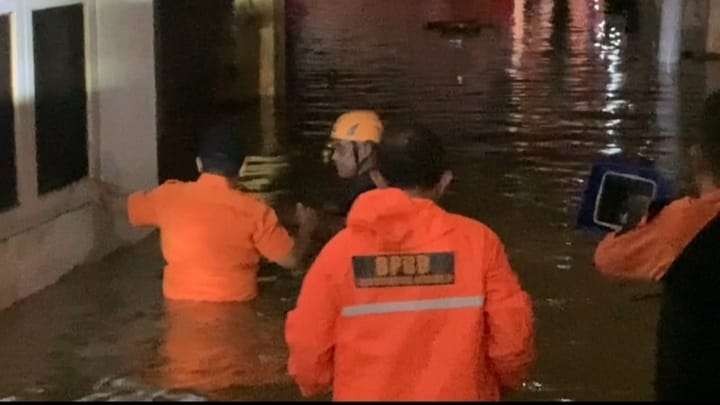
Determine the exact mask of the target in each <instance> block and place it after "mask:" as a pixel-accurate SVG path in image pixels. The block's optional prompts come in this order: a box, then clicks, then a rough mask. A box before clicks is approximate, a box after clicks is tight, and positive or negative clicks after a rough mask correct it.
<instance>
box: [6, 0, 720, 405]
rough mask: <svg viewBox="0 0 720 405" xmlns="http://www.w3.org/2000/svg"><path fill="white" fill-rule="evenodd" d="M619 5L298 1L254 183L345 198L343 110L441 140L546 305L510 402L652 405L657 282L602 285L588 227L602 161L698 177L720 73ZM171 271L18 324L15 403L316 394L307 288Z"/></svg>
mask: <svg viewBox="0 0 720 405" xmlns="http://www.w3.org/2000/svg"><path fill="white" fill-rule="evenodd" d="M603 8H604V4H603V2H602V1H586V0H568V1H562V0H556V1H552V0H534V1H533V0H528V1H522V0H516V1H512V0H493V1H485V2H477V1H471V0H452V1H450V0H448V1H442V0H435V1H432V0H422V1H417V0H393V1H384V0H356V1H353V2H347V1H343V2H331V1H323V2H319V1H311V0H306V1H301V0H289V1H288V13H289V24H288V28H289V35H288V46H289V49H288V59H289V61H290V62H289V67H290V70H289V72H288V76H289V90H290V91H289V93H290V96H289V98H288V100H287V114H282V115H286V116H287V117H288V125H287V126H284V125H279V126H277V128H280V130H279V133H276V132H275V131H270V132H269V133H268V136H267V138H266V139H269V141H268V142H269V143H271V144H272V146H271V147H266V148H258V150H265V151H270V150H273V149H277V148H279V149H280V150H284V151H286V152H287V153H286V155H285V156H282V157H278V158H277V159H274V160H270V161H267V160H262V159H259V160H255V161H254V162H253V163H249V164H248V167H246V169H245V171H244V174H245V175H246V176H245V180H246V181H245V186H246V187H248V188H250V189H253V190H262V191H267V192H268V194H266V195H268V196H269V197H271V199H272V201H273V202H274V203H275V204H277V206H278V207H279V209H280V211H281V214H283V215H282V216H283V217H288V215H287V213H286V210H285V207H287V204H289V203H291V202H292V201H294V200H296V199H300V200H303V201H307V202H309V203H311V204H319V203H321V202H322V201H323V200H324V199H327V198H332V196H333V190H334V185H333V183H332V182H331V181H327V178H329V176H330V175H331V174H332V172H331V170H329V169H328V168H326V167H323V166H322V160H321V154H320V151H321V145H322V143H323V141H324V137H325V136H326V135H327V133H328V130H329V126H330V124H331V122H332V120H333V119H334V118H335V117H336V116H337V115H338V114H339V113H340V112H342V111H344V110H346V109H349V108H368V107H369V108H375V109H377V110H379V111H380V112H381V113H382V115H383V117H384V118H388V119H394V118H404V117H410V116H411V117H414V118H416V119H417V120H419V121H421V122H422V123H424V124H426V125H427V126H429V127H431V128H432V129H434V130H435V131H437V132H438V133H440V134H442V135H443V136H444V137H445V139H446V140H447V144H448V149H449V151H450V153H451V155H452V159H451V161H452V162H453V169H454V171H455V173H456V182H455V183H454V185H453V188H452V191H451V192H450V194H449V195H448V196H447V197H446V198H445V200H444V201H443V204H444V205H445V206H446V207H448V208H449V209H450V210H453V211H456V212H459V213H462V214H465V215H468V216H471V217H474V218H477V219H479V220H481V221H483V222H485V223H487V224H488V225H489V226H491V227H492V228H494V229H495V230H496V231H497V232H498V233H499V235H500V236H501V237H502V239H503V240H504V242H505V243H506V245H507V248H508V252H509V255H510V258H511V262H512V264H513V267H514V268H515V270H516V271H517V272H518V273H519V274H520V277H521V279H522V282H523V284H524V286H525V288H526V289H527V290H528V291H529V292H530V294H531V295H532V296H533V298H534V302H535V310H536V316H537V324H536V326H537V335H538V342H537V344H538V353H539V358H538V362H537V365H536V367H535V369H534V372H533V375H532V378H531V380H530V381H529V382H528V383H527V384H525V386H524V387H523V389H522V390H520V391H519V392H517V393H514V394H512V396H511V398H512V399H522V400H524V399H569V400H603V399H605V400H621V399H627V400H642V399H651V398H652V385H651V382H652V371H653V367H654V364H653V351H654V327H655V319H656V310H657V305H658V300H657V296H656V292H657V289H656V288H655V286H646V285H635V284H620V285H618V284H610V283H609V282H608V281H606V280H604V279H603V278H601V277H600V276H599V275H597V274H596V273H595V271H594V270H593V268H592V265H591V258H592V252H593V248H594V246H595V243H596V242H597V240H598V235H595V234H591V233H588V232H585V231H579V230H577V229H575V227H574V224H575V219H576V217H575V215H576V210H577V208H578V204H579V202H580V196H581V193H582V190H583V188H584V187H585V184H584V181H585V178H586V176H587V175H588V174H589V170H590V167H591V165H592V162H594V161H595V160H597V159H598V158H600V157H602V156H604V155H607V154H613V153H618V152H624V153H627V154H631V155H632V154H640V155H643V156H646V157H649V158H651V159H654V160H656V161H658V164H659V165H660V166H661V167H662V168H663V169H665V170H666V171H667V172H668V173H669V174H671V175H674V176H676V177H679V178H680V179H682V178H683V171H682V170H681V167H682V153H680V151H681V148H680V146H681V145H682V144H683V139H682V137H681V136H678V134H679V133H682V132H683V131H688V130H690V129H691V128H692V126H693V124H694V120H695V119H696V117H695V115H694V112H695V111H697V109H698V106H699V105H700V103H701V101H702V97H703V95H704V91H705V90H704V89H705V86H706V82H705V77H706V71H707V70H708V69H718V66H717V65H712V64H709V63H701V62H696V61H692V60H685V61H683V63H682V65H681V68H680V74H679V79H678V80H677V81H672V80H667V78H664V77H662V75H659V74H658V71H657V69H656V67H655V56H654V55H655V54H656V44H654V43H653V42H652V37H653V32H655V30H657V21H656V19H657V16H654V15H653V14H652V13H650V12H649V11H648V10H643V9H642V8H641V10H640V12H641V16H640V20H639V21H638V22H637V23H638V25H637V27H638V29H637V30H633V33H631V34H627V33H626V32H625V29H624V27H625V21H624V20H623V19H622V18H617V17H612V16H606V15H605V14H604V13H603V12H602V10H603ZM469 15H470V16H476V17H478V18H479V19H481V20H482V23H483V25H482V29H481V30H480V32H479V33H476V34H475V35H467V36H466V35H456V34H450V33H448V34H443V33H441V32H437V31H429V30H425V29H423V26H424V24H425V23H426V22H428V21H432V20H442V19H447V18H457V17H458V16H462V17H465V18H466V17H467V16H469ZM633 27H635V26H634V25H633ZM262 125H264V127H267V126H268V124H267V123H265V124H262ZM270 126H272V125H270ZM282 128H287V129H288V130H287V131H284V130H282ZM269 172H272V173H274V174H278V175H279V176H280V177H279V178H278V179H275V178H274V177H273V176H271V177H273V178H272V179H268V173H269ZM161 267H162V258H161V257H160V255H159V252H158V246H157V240H156V239H155V238H150V239H148V240H147V241H145V242H143V243H141V244H140V245H138V246H136V247H134V248H132V249H128V250H125V251H122V252H118V253H116V254H114V255H112V256H111V257H110V258H108V259H107V260H105V261H104V262H103V263H101V264H100V265H91V266H86V267H84V268H82V269H80V270H78V271H76V272H74V273H72V274H71V275H69V276H68V277H66V278H64V279H63V280H62V281H61V283H59V284H58V285H56V286H53V287H51V288H49V289H47V290H46V291H44V292H42V293H41V294H38V295H36V296H34V297H31V298H30V299H28V300H26V301H25V302H23V303H21V304H19V305H17V306H15V307H13V308H12V309H10V310H7V311H4V312H2V313H0V329H1V330H2V333H1V334H0V362H1V366H2V367H1V368H2V372H1V373H0V399H2V398H8V399H13V398H14V399H86V400H91V399H129V398H130V399H132V398H136V399H170V400H193V399H199V398H207V399H299V394H298V392H297V390H296V388H295V387H294V386H293V384H292V383H291V381H290V380H289V379H288V377H287V376H286V375H285V368H284V367H285V365H284V364H285V356H286V349H285V347H284V343H283V335H282V326H283V325H282V322H283V316H284V313H285V312H286V311H287V310H288V309H290V308H291V307H292V306H293V303H294V297H295V294H296V293H297V289H298V287H299V280H296V279H293V278H291V277H289V276H285V275H284V273H282V272H277V271H276V270H275V269H266V270H265V271H266V272H267V274H269V275H278V276H279V277H278V278H277V279H272V278H271V279H269V280H268V281H267V282H265V283H263V287H264V288H263V291H262V296H261V298H260V299H258V300H257V302H254V303H252V304H244V305H208V304H178V303H166V302H164V301H163V299H162V296H161V290H160V288H161Z"/></svg>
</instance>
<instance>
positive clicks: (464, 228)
mask: <svg viewBox="0 0 720 405" xmlns="http://www.w3.org/2000/svg"><path fill="white" fill-rule="evenodd" d="M448 215H449V217H450V220H451V221H452V222H453V225H455V228H456V229H458V230H460V231H461V232H463V233H466V234H469V235H470V236H472V237H475V238H482V239H485V240H491V241H493V242H498V243H500V242H501V240H500V237H499V236H498V234H497V233H496V232H495V231H494V230H492V229H491V228H490V227H489V226H487V225H486V224H484V223H482V222H480V221H478V220H477V219H474V218H470V217H466V216H464V215H460V214H451V213H449V214H448Z"/></svg>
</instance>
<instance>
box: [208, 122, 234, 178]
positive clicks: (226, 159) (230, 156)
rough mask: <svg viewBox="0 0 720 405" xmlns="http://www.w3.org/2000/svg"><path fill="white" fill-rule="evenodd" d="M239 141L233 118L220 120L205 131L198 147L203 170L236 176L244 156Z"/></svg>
mask: <svg viewBox="0 0 720 405" xmlns="http://www.w3.org/2000/svg"><path fill="white" fill-rule="evenodd" d="M241 141H242V139H241V134H240V131H239V126H238V124H237V122H235V121H234V120H228V121H225V122H222V123H221V124H219V125H216V126H214V127H212V128H210V130H208V131H207V132H205V134H203V136H202V138H201V139H200V145H199V149H198V156H199V157H200V160H201V161H202V165H203V172H206V173H215V174H219V175H222V176H225V177H235V176H237V174H238V171H239V170H240V167H241V166H242V162H243V160H244V158H245V157H244V156H243V153H242V142H241Z"/></svg>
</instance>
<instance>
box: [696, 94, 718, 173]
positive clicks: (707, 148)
mask: <svg viewBox="0 0 720 405" xmlns="http://www.w3.org/2000/svg"><path fill="white" fill-rule="evenodd" d="M699 144H700V149H701V150H702V154H703V157H704V158H705V159H707V160H708V162H709V163H710V167H711V169H712V174H713V177H714V178H715V179H716V180H720V90H716V91H715V92H713V93H712V94H710V95H709V96H708V97H707V98H706V99H705V106H704V108H703V112H702V122H701V131H700V139H699Z"/></svg>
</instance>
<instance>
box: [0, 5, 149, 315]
mask: <svg viewBox="0 0 720 405" xmlns="http://www.w3.org/2000/svg"><path fill="white" fill-rule="evenodd" d="M9 2H11V3H13V4H15V5H16V9H15V10H14V11H15V12H16V13H17V15H16V28H17V30H16V33H15V37H16V41H17V42H16V43H17V48H18V51H19V52H16V58H17V59H16V60H15V61H14V62H15V69H16V74H15V78H14V82H15V86H16V89H15V95H14V96H15V102H16V121H17V122H18V125H17V128H16V141H17V144H18V146H17V159H18V182H19V185H20V187H19V189H20V193H19V200H20V205H19V206H18V207H17V208H15V209H12V210H10V211H7V212H4V213H2V214H0V309H1V308H5V307H7V306H9V305H11V304H12V303H14V302H16V301H18V300H21V299H23V298H25V297H27V296H29V295H31V294H33V293H35V292H37V291H39V290H41V289H43V288H45V287H47V286H49V285H51V284H53V283H54V282H56V281H57V280H58V279H59V278H60V277H61V276H62V275H63V274H65V273H67V272H68V271H70V270H71V269H72V268H74V267H75V266H77V265H79V264H81V263H84V262H87V261H91V260H97V259H99V258H101V257H102V256H104V255H105V254H107V253H109V252H110V251H112V250H114V249H116V248H117V247H119V246H121V245H122V244H126V243H131V242H134V241H137V240H139V239H140V238H141V237H143V236H145V235H146V234H147V231H137V230H131V229H129V227H128V225H127V223H126V221H125V219H124V215H123V214H122V213H120V212H118V213H116V214H112V213H111V211H109V210H106V209H104V208H102V207H101V205H100V204H97V203H95V201H97V200H98V196H97V188H96V187H94V186H93V181H92V180H91V179H92V178H102V179H104V180H106V181H108V182H111V183H114V184H116V185H117V186H118V187H120V188H123V189H125V190H131V189H136V188H140V187H148V186H152V185H154V184H157V161H156V149H157V148H156V136H155V133H156V132H155V111H154V105H155V86H154V49H153V26H152V25H153V18H152V16H153V7H152V0H83V1H72V0H14V1H13V0H9ZM79 2H82V3H83V4H84V5H85V25H86V30H85V41H86V52H85V53H86V60H87V71H86V78H87V88H88V93H89V96H88V124H89V125H88V131H89V139H88V146H89V147H88V149H89V160H90V169H89V172H90V174H89V178H86V179H83V180H81V181H79V182H77V183H75V184H73V185H71V186H69V187H66V188H64V189H62V190H59V191H57V192H53V193H50V194H47V195H43V196H39V195H38V193H37V191H36V189H37V181H36V172H37V169H36V168H35V166H36V163H35V149H34V143H35V142H34V139H35V138H34V130H33V125H32V122H33V115H32V114H33V107H32V106H33V102H34V96H33V94H34V93H33V85H32V80H31V79H32V45H31V44H32V41H31V38H28V36H27V35H25V33H26V32H27V31H28V29H29V27H30V24H31V19H30V17H29V16H30V13H31V12H32V9H34V8H45V7H53V6H58V5H64V4H72V3H79ZM130 27H131V29H129V28H130Z"/></svg>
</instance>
